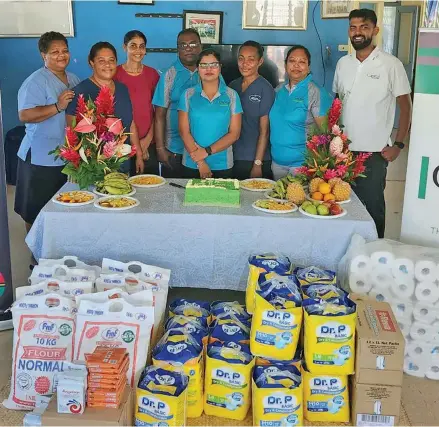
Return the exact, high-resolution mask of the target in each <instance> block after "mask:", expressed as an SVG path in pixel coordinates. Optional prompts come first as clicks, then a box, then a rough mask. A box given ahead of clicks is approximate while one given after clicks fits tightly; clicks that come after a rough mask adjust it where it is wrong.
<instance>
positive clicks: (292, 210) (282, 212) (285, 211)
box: [252, 199, 297, 214]
mask: <svg viewBox="0 0 439 427" xmlns="http://www.w3.org/2000/svg"><path fill="white" fill-rule="evenodd" d="M261 200H262V199H261ZM258 201H259V200H256V202H258ZM282 201H283V202H286V201H285V200H282ZM256 202H254V203H252V206H253V208H254V209H256V210H257V211H261V212H266V213H270V214H287V213H292V212H296V211H297V206H296V205H294V203H293V205H294V207H293V208H292V209H285V210H284V211H275V210H271V209H264V208H261V207H259V206H256Z"/></svg>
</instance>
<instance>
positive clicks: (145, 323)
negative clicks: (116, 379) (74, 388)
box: [74, 289, 154, 387]
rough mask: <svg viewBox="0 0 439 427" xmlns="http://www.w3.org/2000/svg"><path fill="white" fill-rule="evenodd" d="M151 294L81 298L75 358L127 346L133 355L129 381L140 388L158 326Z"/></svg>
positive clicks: (113, 292)
mask: <svg viewBox="0 0 439 427" xmlns="http://www.w3.org/2000/svg"><path fill="white" fill-rule="evenodd" d="M144 293H145V296H146V294H149V295H151V291H142V292H139V293H137V294H135V295H128V294H127V293H125V292H123V291H121V290H120V289H113V290H111V291H106V292H101V293H97V294H90V295H81V296H80V297H78V298H77V303H78V312H77V317H76V334H75V355H74V359H75V360H79V361H83V360H85V356H84V355H85V354H86V353H92V352H93V351H94V349H95V348H96V347H97V346H106V347H111V348H118V347H123V348H126V349H127V351H128V353H129V358H130V363H129V369H128V373H127V376H128V380H129V383H130V384H131V386H132V387H135V386H136V385H137V381H138V379H139V376H140V374H141V373H142V370H143V368H144V366H145V363H146V359H147V356H148V349H149V345H150V341H151V331H152V328H153V326H154V307H153V306H152V303H151V297H149V298H150V299H149V301H148V298H144V297H143V296H142V294H144Z"/></svg>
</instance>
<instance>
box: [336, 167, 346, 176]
mask: <svg viewBox="0 0 439 427" xmlns="http://www.w3.org/2000/svg"><path fill="white" fill-rule="evenodd" d="M336 171H337V176H338V177H340V178H343V177H344V176H345V174H346V172H347V171H348V167H347V166H346V165H338V166H337V167H336Z"/></svg>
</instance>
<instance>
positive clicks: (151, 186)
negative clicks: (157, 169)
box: [128, 174, 166, 188]
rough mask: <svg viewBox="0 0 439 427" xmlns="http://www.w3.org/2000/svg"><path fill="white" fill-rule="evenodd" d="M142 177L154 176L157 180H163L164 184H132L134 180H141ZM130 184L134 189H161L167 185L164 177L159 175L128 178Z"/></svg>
mask: <svg viewBox="0 0 439 427" xmlns="http://www.w3.org/2000/svg"><path fill="white" fill-rule="evenodd" d="M141 176H145V177H147V176H153V177H155V178H160V179H161V180H162V182H160V183H159V184H152V185H144V184H134V182H131V181H132V180H133V179H134V178H139V177H141ZM128 181H129V183H130V184H131V185H132V186H133V187H138V188H155V187H161V186H162V185H165V184H166V179H165V178H163V177H162V176H158V175H153V174H144V175H136V176H131V177H129V178H128Z"/></svg>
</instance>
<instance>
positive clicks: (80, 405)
mask: <svg viewBox="0 0 439 427" xmlns="http://www.w3.org/2000/svg"><path fill="white" fill-rule="evenodd" d="M64 365H65V366H64V371H63V373H61V374H60V375H58V378H57V385H56V398H57V399H56V400H57V410H58V413H59V414H82V413H84V409H85V406H86V391H87V367H86V366H85V365H81V364H74V363H69V362H64ZM125 383H126V380H125Z"/></svg>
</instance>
